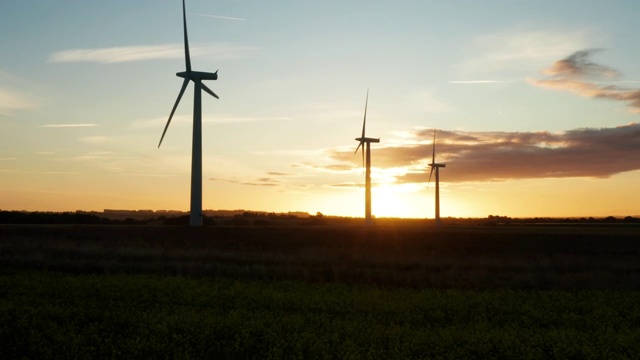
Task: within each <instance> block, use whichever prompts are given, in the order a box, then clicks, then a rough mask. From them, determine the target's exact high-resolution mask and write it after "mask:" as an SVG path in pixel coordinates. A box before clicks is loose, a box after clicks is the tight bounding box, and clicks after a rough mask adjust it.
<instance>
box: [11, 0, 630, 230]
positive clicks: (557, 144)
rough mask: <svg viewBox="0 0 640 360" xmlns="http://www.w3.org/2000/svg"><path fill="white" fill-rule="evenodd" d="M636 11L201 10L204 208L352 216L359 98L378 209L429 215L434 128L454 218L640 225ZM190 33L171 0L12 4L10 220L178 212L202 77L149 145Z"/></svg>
mask: <svg viewBox="0 0 640 360" xmlns="http://www.w3.org/2000/svg"><path fill="white" fill-rule="evenodd" d="M638 15H640V4H638V3H637V2H632V1H615V2H610V1H562V2H557V1H553V2H552V1H482V2H479V1H449V2H442V1H374V2H371V1H322V2H321V1H270V2H266V1H203V0H189V1H187V16H188V27H189V40H190V45H191V54H192V65H193V68H194V69H195V70H200V71H209V72H212V71H215V70H216V69H219V79H218V80H217V81H211V82H208V83H207V85H208V86H209V87H210V88H212V89H213V90H214V91H215V92H216V93H217V94H218V95H220V100H216V99H213V98H211V97H209V96H206V97H204V98H203V119H204V125H203V131H204V141H203V142H204V150H203V152H204V176H205V181H204V207H205V208H207V209H219V208H220V209H221V208H224V209H235V208H244V209H254V210H267V211H287V210H303V211H309V212H312V213H315V212H316V211H322V212H324V213H327V214H340V215H354V216H360V214H361V212H362V211H363V210H362V209H363V199H362V198H363V194H362V192H363V190H362V187H361V183H362V180H363V176H362V169H361V168H360V163H359V157H357V156H352V155H353V150H355V147H356V146H357V143H356V142H355V141H354V140H353V139H354V138H355V137H356V136H358V135H359V131H360V129H361V121H362V112H363V110H364V99H365V95H366V92H367V89H369V91H370V97H369V110H368V123H367V135H368V136H373V137H378V136H379V137H381V139H382V140H381V143H380V144H374V145H378V146H374V147H373V151H372V157H373V160H372V162H373V166H374V170H373V178H374V186H375V187H374V196H373V204H374V205H373V206H374V214H377V215H378V216H416V217H423V216H433V209H432V203H433V185H431V186H430V187H427V184H426V179H428V168H427V167H426V164H427V163H428V160H429V159H430V156H431V152H430V146H429V144H430V141H431V138H430V136H428V134H429V133H430V131H431V130H430V129H433V128H438V129H441V130H442V137H441V141H442V142H441V147H439V149H441V151H440V152H439V154H440V156H441V160H442V161H444V162H447V164H448V165H447V168H445V169H443V171H442V173H441V179H442V192H443V193H442V202H443V204H442V206H443V212H442V213H443V216H449V215H451V216H486V215H488V214H504V215H516V216H543V215H552V216H570V215H575V216H583V215H596V216H601V215H602V216H604V215H610V214H613V215H628V214H640V208H639V207H638V205H637V204H640V201H639V200H640V197H639V195H636V194H637V193H638V190H640V189H639V186H638V185H637V184H639V183H640V182H638V180H640V172H639V171H638V169H639V168H640V166H639V165H638V160H636V158H637V155H635V154H637V153H638V152H637V150H640V149H639V147H640V145H639V143H640V141H639V140H638V135H634V134H635V133H636V132H637V131H638V130H637V127H635V124H636V123H637V122H638V120H637V117H638V116H639V115H638V114H637V110H638V109H640V106H637V105H636V104H634V101H635V99H636V96H637V95H636V94H635V93H634V91H635V90H636V89H640V69H639V68H638V66H637V65H636V63H637V61H636V59H638V57H639V49H640V40H638V39H637V36H636V34H637V33H638V30H639V29H638V25H637V18H638ZM181 20H182V19H181V3H180V1H177V0H171V1H169V0H162V1H146V0H138V1H121V0H110V1H108V2H106V1H97V0H86V1H66V0H59V1H44V0H30V1H25V0H21V1H9V0H2V1H0V48H2V49H3V51H2V56H1V57H0V179H1V180H0V185H1V186H2V189H3V190H0V191H1V193H0V195H1V197H0V199H2V200H0V208H2V209H27V210H75V209H83V210H101V209H104V208H151V209H179V210H186V209H187V207H188V198H189V185H188V179H189V166H190V163H189V158H190V142H191V136H190V135H191V126H190V121H191V120H190V119H191V112H192V90H191V89H193V88H192V87H191V86H190V87H189V90H187V92H186V94H185V96H184V97H183V99H182V102H181V104H180V107H179V108H178V110H177V112H176V116H175V118H174V121H173V122H172V124H171V127H170V128H169V131H168V133H167V135H166V137H165V140H164V142H163V145H162V147H161V148H160V149H157V143H158V140H159V138H160V135H161V133H162V128H163V126H164V123H165V122H166V120H167V117H168V115H169V112H170V110H171V106H172V105H173V102H174V101H175V98H176V96H177V94H178V91H179V89H180V85H181V79H179V78H176V77H175V73H176V72H179V71H183V70H184V57H183V56H184V54H183V49H182V46H183V45H182V22H181ZM580 52H582V53H580ZM575 54H584V56H582V57H580V56H573V57H572V55H575ZM562 65H564V66H565V67H562ZM607 70H611V71H607ZM581 129H582V130H584V129H592V130H593V131H592V132H580V131H581ZM598 130H600V131H598ZM540 134H548V136H541V135H540ZM463 138H464V139H467V140H464V139H463ZM587 138H588V139H594V140H589V141H593V143H595V144H611V146H603V147H602V148H600V147H594V146H592V145H590V144H592V143H591V142H589V141H587V140H585V139H587ZM531 139H534V140H531ZM621 139H622V140H621ZM465 141H466V142H465ZM528 141H533V142H532V143H527V142H528ZM525 143H526V144H527V146H528V147H525V146H524V145H523V144H525ZM490 144H502V145H500V146H488V145H490ZM505 144H507V145H505ZM463 145H464V146H463ZM614 145H615V146H614ZM608 159H611V161H609V160H608ZM456 163H457V164H459V165H460V166H456ZM497 163H499V164H497ZM469 164H476V165H479V166H477V167H473V166H471V165H469ZM554 164H555V165H554ZM480 165H481V166H480ZM614 165H615V166H614ZM521 168H527V169H528V170H527V171H523V170H522V169H521ZM479 169H483V171H481V170H479ZM472 170H473V171H472ZM448 173H450V175H449V180H450V181H447V174H448ZM472 174H473V176H472ZM408 179H411V180H408ZM376 189H377V190H376ZM559 199H563V200H561V201H559ZM559 202H560V203H561V206H559V205H558V203H559ZM523 204H526V205H523Z"/></svg>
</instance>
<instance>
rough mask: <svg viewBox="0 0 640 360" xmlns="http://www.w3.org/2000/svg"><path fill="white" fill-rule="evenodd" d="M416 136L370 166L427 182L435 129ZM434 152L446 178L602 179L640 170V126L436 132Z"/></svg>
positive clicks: (341, 154) (377, 153)
mask: <svg viewBox="0 0 640 360" xmlns="http://www.w3.org/2000/svg"><path fill="white" fill-rule="evenodd" d="M415 135H416V137H417V138H418V139H419V141H422V143H420V142H417V143H414V144H406V145H398V146H390V147H382V148H377V149H374V150H372V162H373V164H374V166H376V167H379V168H398V167H403V168H405V169H406V173H405V174H404V175H399V176H396V181H397V183H416V182H426V181H427V180H428V177H429V168H428V167H427V164H428V163H429V162H430V161H431V150H432V144H431V143H429V140H430V139H431V137H432V136H433V133H432V131H431V130H418V131H416V132H415ZM436 151H437V154H436V156H437V161H438V162H445V163H446V164H447V167H446V169H444V170H443V174H442V176H443V177H446V181H447V182H468V181H502V180H507V179H526V178H563V177H594V178H606V177H609V176H612V175H614V174H618V173H621V172H625V171H633V170H639V169H640V157H638V156H637V154H638V153H639V152H640V124H630V125H625V126H619V127H614V128H602V129H576V130H571V131H567V132H562V133H550V132H457V131H455V132H454V131H439V132H438V140H437V148H436ZM331 156H332V157H333V158H334V159H335V160H338V161H340V162H345V163H346V162H351V163H352V164H353V165H352V166H353V168H355V167H356V166H358V165H356V163H355V162H354V161H353V153H351V152H347V151H339V150H336V151H334V152H332V154H331Z"/></svg>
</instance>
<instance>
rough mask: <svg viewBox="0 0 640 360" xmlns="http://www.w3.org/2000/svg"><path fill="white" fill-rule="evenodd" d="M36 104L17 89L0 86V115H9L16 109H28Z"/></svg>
mask: <svg viewBox="0 0 640 360" xmlns="http://www.w3.org/2000/svg"><path fill="white" fill-rule="evenodd" d="M35 107H37V104H36V103H35V102H34V101H32V100H30V99H29V98H28V97H27V96H26V95H24V94H22V93H19V92H17V91H13V90H9V89H3V88H0V115H6V116H10V115H12V114H13V112H14V111H16V110H28V109H33V108H35Z"/></svg>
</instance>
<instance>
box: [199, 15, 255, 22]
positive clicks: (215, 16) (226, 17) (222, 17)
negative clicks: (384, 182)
mask: <svg viewBox="0 0 640 360" xmlns="http://www.w3.org/2000/svg"><path fill="white" fill-rule="evenodd" d="M198 15H200V16H206V17H212V18H216V19H224V20H238V21H245V20H247V19H243V18H237V17H231V16H220V15H207V14H198Z"/></svg>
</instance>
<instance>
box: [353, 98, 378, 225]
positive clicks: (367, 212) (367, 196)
mask: <svg viewBox="0 0 640 360" xmlns="http://www.w3.org/2000/svg"><path fill="white" fill-rule="evenodd" d="M368 104H369V90H367V99H366V101H365V103H364V121H363V122H362V136H360V137H359V138H356V141H359V142H360V143H359V144H358V147H357V148H356V151H355V152H354V153H353V155H355V154H357V153H358V150H359V149H360V147H361V146H362V166H363V167H364V168H365V173H366V175H365V191H364V223H365V225H367V226H368V225H371V224H372V220H371V143H379V142H380V138H377V139H374V138H368V137H366V136H365V127H366V126H367V105H368ZM365 149H366V150H365ZM365 152H366V166H365Z"/></svg>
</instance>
